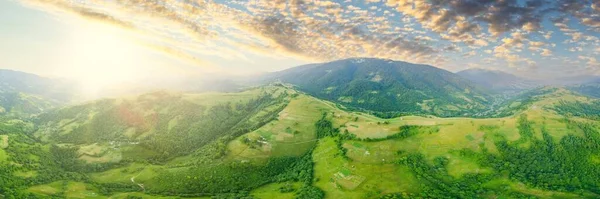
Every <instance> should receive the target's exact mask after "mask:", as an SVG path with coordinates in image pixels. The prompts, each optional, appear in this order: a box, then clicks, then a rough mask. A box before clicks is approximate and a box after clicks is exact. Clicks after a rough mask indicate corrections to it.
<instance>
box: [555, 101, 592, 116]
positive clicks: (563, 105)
mask: <svg viewBox="0 0 600 199" xmlns="http://www.w3.org/2000/svg"><path fill="white" fill-rule="evenodd" d="M554 110H555V111H556V112H557V113H558V114H561V115H565V116H577V117H583V118H589V119H593V120H600V101H593V102H589V103H585V102H566V101H561V102H559V103H558V105H556V106H555V107H554Z"/></svg>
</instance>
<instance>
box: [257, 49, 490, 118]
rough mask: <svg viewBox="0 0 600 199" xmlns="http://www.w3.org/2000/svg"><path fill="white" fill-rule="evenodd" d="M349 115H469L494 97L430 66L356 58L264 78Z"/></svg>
mask: <svg viewBox="0 0 600 199" xmlns="http://www.w3.org/2000/svg"><path fill="white" fill-rule="evenodd" d="M263 78H264V79H265V80H266V81H281V82H285V83H290V84H293V85H295V86H297V88H298V89H299V90H301V91H304V92H306V93H308V94H311V95H313V96H316V97H318V98H322V99H327V100H331V101H333V102H336V103H339V104H341V105H343V106H346V107H348V108H350V109H358V110H366V111H371V112H372V113H374V114H377V115H379V116H382V117H391V116H396V115H398V114H433V115H438V116H446V117H448V116H458V115H470V114H472V113H475V112H477V111H479V110H482V109H484V108H485V107H486V104H488V103H490V96H489V94H488V93H487V92H486V91H484V90H483V89H481V88H479V87H478V86H477V85H474V84H472V83H471V82H469V81H468V80H465V79H463V78H462V77H460V76H458V75H456V74H453V73H451V72H448V71H445V70H442V69H439V68H436V67H433V66H428V65H417V64H411V63H406V62H400V61H392V60H384V59H373V58H356V59H345V60H339V61H333V62H328V63H320V64H309V65H304V66H298V67H295V68H291V69H288V70H284V71H280V72H275V73H271V74H268V75H266V76H265V77H263Z"/></svg>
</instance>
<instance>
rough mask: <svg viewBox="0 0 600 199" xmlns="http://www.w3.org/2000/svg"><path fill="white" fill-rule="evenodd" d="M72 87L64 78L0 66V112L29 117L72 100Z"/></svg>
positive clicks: (9, 115)
mask: <svg viewBox="0 0 600 199" xmlns="http://www.w3.org/2000/svg"><path fill="white" fill-rule="evenodd" d="M73 91H74V87H72V85H71V84H70V83H69V82H66V81H63V80H56V79H50V78H45V77H40V76H37V75H34V74H29V73H24V72H19V71H12V70H2V69H0V116H8V117H29V116H32V115H35V114H39V113H42V112H44V111H45V110H48V109H51V108H54V107H58V106H60V105H62V104H65V103H67V102H69V101H70V100H72V98H73V97H74V96H75V95H74V92H73Z"/></svg>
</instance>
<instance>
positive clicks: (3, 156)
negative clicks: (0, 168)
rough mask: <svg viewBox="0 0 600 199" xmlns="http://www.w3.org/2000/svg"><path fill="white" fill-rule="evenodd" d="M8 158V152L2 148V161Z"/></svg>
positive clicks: (0, 157) (0, 155)
mask: <svg viewBox="0 0 600 199" xmlns="http://www.w3.org/2000/svg"><path fill="white" fill-rule="evenodd" d="M6 160H8V153H6V151H4V149H0V162H4V161H6Z"/></svg>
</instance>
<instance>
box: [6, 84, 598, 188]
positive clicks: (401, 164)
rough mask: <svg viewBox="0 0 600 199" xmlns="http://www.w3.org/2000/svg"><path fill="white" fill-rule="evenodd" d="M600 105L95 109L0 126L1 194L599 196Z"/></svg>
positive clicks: (160, 95) (288, 97)
mask: <svg viewBox="0 0 600 199" xmlns="http://www.w3.org/2000/svg"><path fill="white" fill-rule="evenodd" d="M599 106H600V101H598V100H594V99H589V98H586V97H583V96H580V95H578V94H576V93H573V92H570V91H568V90H565V89H561V88H542V89H538V90H534V91H531V92H529V93H526V94H523V95H521V96H520V97H519V98H517V99H515V100H514V101H512V102H511V103H507V104H506V105H504V107H508V108H509V109H510V111H509V115H507V116H506V117H502V118H481V119H474V118H438V117H433V116H427V117H422V116H403V117H398V118H392V119H381V118H377V117H374V116H372V115H369V114H365V113H360V112H347V111H345V110H342V109H339V108H337V105H336V104H334V103H331V102H327V101H324V100H320V99H317V98H314V97H311V96H308V95H304V94H302V93H298V92H296V91H295V90H293V89H290V88H288V87H282V86H269V87H263V88H255V89H251V90H247V91H244V92H240V93H205V94H185V93H166V92H155V93H148V94H144V95H140V96H136V97H130V98H120V99H107V100H99V101H95V102H91V103H86V104H82V105H79V106H72V107H67V108H63V109H60V110H56V111H51V112H49V113H46V114H42V115H40V116H39V117H38V119H37V120H35V121H34V122H35V123H37V124H36V125H35V128H34V127H33V126H34V125H33V124H28V123H23V122H18V121H5V122H3V123H2V124H3V125H4V126H2V128H0V129H11V130H4V131H0V137H1V138H3V139H4V137H6V138H7V139H8V140H9V142H8V143H9V147H8V148H4V149H2V150H1V151H0V165H2V167H0V168H1V169H0V175H2V176H9V177H2V178H0V179H7V180H8V181H7V182H5V184H7V185H10V187H8V188H10V190H14V191H12V192H6V191H4V192H0V193H2V194H7V193H9V194H11V195H18V194H25V195H27V194H30V196H31V197H48V196H57V197H91V196H94V197H97V198H105V197H117V198H120V197H123V198H124V197H134V196H139V197H159V196H160V197H169V196H171V197H176V196H183V197H200V196H216V197H238V198H240V197H247V196H250V195H252V196H254V197H257V198H294V197H297V198H323V197H325V198H340V197H344V198H365V197H366V198H379V197H381V198H394V197H396V198H423V197H433V198H438V197H452V198H460V197H466V198H487V197H491V198H496V197H500V198H523V197H530V198H535V197H539V198H553V197H556V198H597V197H598V196H599V195H600V192H599V191H598V190H596V189H595V187H596V186H595V185H597V184H598V183H600V181H598V179H597V178H594V177H590V176H595V175H597V174H600V169H598V168H599V167H598V166H597V154H599V153H600V148H599V147H597V146H598V145H597V143H599V142H600V140H597V135H598V134H599V132H598V131H597V129H598V127H599V126H600V122H599V121H598V120H597V119H598V118H600V110H599V108H598V107H599ZM582 110H585V111H582ZM16 132H21V133H16ZM38 140H41V141H38ZM20 143H21V144H20ZM25 143H27V144H25ZM0 146H2V145H0ZM540 154H542V155H540ZM26 162H29V164H24V163H26ZM531 162H535V163H534V164H532V163H531ZM19 164H22V165H37V166H26V167H19V166H16V165H19ZM520 168H527V169H520ZM556 168H560V169H558V170H557V169H556ZM548 171H556V172H548ZM564 179H570V180H569V181H568V182H567V181H565V180H564ZM21 196H23V195H21Z"/></svg>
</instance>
